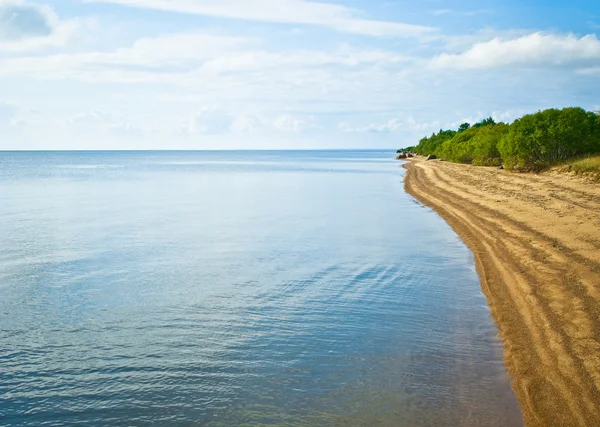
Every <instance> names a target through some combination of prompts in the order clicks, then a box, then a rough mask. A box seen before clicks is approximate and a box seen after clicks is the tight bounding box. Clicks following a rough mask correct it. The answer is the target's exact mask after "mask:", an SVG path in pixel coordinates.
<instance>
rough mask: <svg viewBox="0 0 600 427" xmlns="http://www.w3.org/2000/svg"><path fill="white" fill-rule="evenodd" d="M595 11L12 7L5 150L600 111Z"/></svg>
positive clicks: (107, 4) (405, 131)
mask: <svg viewBox="0 0 600 427" xmlns="http://www.w3.org/2000/svg"><path fill="white" fill-rule="evenodd" d="M598 33H600V4H599V3H598V2H597V1H591V0H572V1H570V2H565V1H557V0H551V1H543V2H542V1H541V0H525V1H516V0H508V1H503V2H502V3H501V4H500V2H492V1H489V0H480V1H471V0H456V1H442V0H423V1H419V2H409V1H400V0H388V1H375V0H368V1H367V0H337V1H326V0H322V1H320V2H316V1H308V0H55V1H50V2H43V0H40V1H29V0H0V135H1V136H0V149H268V148H277V149H287V148H289V149H299V148H307V149H312V148H385V147H390V148H394V147H399V146H406V145H410V144H412V143H415V142H416V141H418V139H419V138H421V137H422V136H423V135H425V134H430V133H431V132H433V131H437V130H439V129H440V128H448V127H450V128H455V127H457V126H458V124H460V123H462V122H464V121H471V122H472V121H476V120H480V119H482V118H484V117H488V116H493V117H495V118H496V119H497V120H502V121H508V122H510V121H512V120H514V119H515V118H517V117H519V116H520V115H523V114H525V113H528V112H534V111H536V110H538V109H543V108H549V107H564V106H573V105H576V106H582V107H584V108H586V109H594V110H596V109H600V40H599V39H598V37H597V34H598Z"/></svg>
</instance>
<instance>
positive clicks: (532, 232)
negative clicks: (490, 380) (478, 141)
mask: <svg viewBox="0 0 600 427" xmlns="http://www.w3.org/2000/svg"><path fill="white" fill-rule="evenodd" d="M405 167H406V168H407V170H408V172H407V175H406V179H405V186H406V190H407V191H408V193H410V194H411V195H412V196H414V197H415V198H416V199H418V200H419V201H421V202H422V203H423V204H425V205H427V206H430V207H432V208H433V209H435V210H436V211H437V212H438V213H439V214H440V216H442V217H443V218H444V219H445V220H446V221H447V222H448V223H449V224H450V225H451V226H452V227H453V228H454V230H455V231H456V232H457V233H458V234H459V235H460V237H461V238H462V239H463V240H464V241H465V243H466V244H467V245H468V246H469V248H470V249H471V250H472V252H473V254H474V257H475V260H476V265H477V271H478V273H479V276H480V278H481V286H482V289H483V292H484V293H485V295H486V297H487V301H488V305H489V307H490V309H491V313H492V316H493V318H494V320H495V321H496V324H497V326H498V329H499V331H500V335H501V337H502V339H503V342H504V352H505V363H506V366H507V368H508V371H509V373H510V374H511V375H512V376H513V377H514V381H513V383H512V386H513V389H514V391H515V393H516V395H517V399H518V400H519V404H520V406H521V410H522V413H523V419H524V421H525V424H526V426H528V427H532V426H544V427H549V426H569V427H570V426H600V184H598V183H591V182H586V181H585V180H583V179H579V178H576V177H570V176H567V175H559V174H550V173H546V174H539V175H534V174H517V173H511V172H507V171H503V170H498V169H496V168H487V167H476V166H469V165H459V164H454V163H448V162H441V161H437V160H436V161H424V160H423V159H421V158H418V159H414V160H411V161H410V162H409V163H407V164H405Z"/></svg>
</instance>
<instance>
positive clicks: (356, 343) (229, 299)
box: [0, 151, 520, 427]
mask: <svg viewBox="0 0 600 427" xmlns="http://www.w3.org/2000/svg"><path fill="white" fill-rule="evenodd" d="M391 158H393V153H391V152H373V151H363V152H344V151H338V152H166V153H162V152H144V153H108V152H97V153H1V152H0V425H2V426H50V425H52V426H77V425H86V426H126V425H130V426H237V425H247V426H259V425H260V426H265V425H267V426H269V425H273V426H280V425H285V426H336V425H338V426H358V425H364V426H373V425H383V426H399V427H405V426H406V427H408V426H410V427H413V426H460V425H465V426H467V425H468V426H472V425H481V426H516V425H519V424H520V415H519V412H518V408H517V404H516V401H515V399H514V397H513V395H512V392H511V390H510V387H509V384H508V383H509V378H508V377H507V375H506V373H505V369H504V366H503V364H502V348H501V344H500V342H499V340H498V338H497V337H496V333H497V331H496V329H495V327H494V324H493V322H492V320H491V318H490V316H489V311H488V309H487V307H486V303H485V299H484V297H483V295H482V294H481V292H480V289H479V281H478V278H477V276H476V274H475V271H474V267H473V259H472V256H471V255H470V253H469V251H468V250H467V249H466V247H465V246H464V244H463V243H462V242H461V241H460V240H459V239H458V237H457V236H456V235H455V234H454V233H453V232H452V230H451V229H450V228H449V227H448V226H447V225H446V224H445V223H444V222H443V221H442V220H441V219H440V218H439V217H438V216H437V215H436V214H435V213H433V212H432V211H430V210H429V209H427V208H424V207H422V206H421V205H419V204H418V203H416V202H415V201H414V200H413V199H412V198H411V197H410V196H408V195H407V194H406V193H404V190H403V183H402V179H403V174H404V171H403V169H401V168H400V165H399V164H398V163H397V162H394V161H392V160H390V159H391Z"/></svg>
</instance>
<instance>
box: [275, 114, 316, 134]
mask: <svg viewBox="0 0 600 427" xmlns="http://www.w3.org/2000/svg"><path fill="white" fill-rule="evenodd" d="M273 127H274V128H275V130H276V131H277V132H284V133H285V132H291V133H300V132H305V131H307V130H309V129H314V128H316V125H315V124H314V122H313V120H305V119H301V118H298V117H294V116H292V115H290V114H282V115H280V116H278V117H276V118H275V121H274V122H273Z"/></svg>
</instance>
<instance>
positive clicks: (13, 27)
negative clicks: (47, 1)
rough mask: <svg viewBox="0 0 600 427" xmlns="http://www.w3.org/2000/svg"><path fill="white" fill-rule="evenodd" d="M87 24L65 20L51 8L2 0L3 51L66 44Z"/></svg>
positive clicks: (19, 0)
mask: <svg viewBox="0 0 600 427" xmlns="http://www.w3.org/2000/svg"><path fill="white" fill-rule="evenodd" d="M82 27H83V21H80V20H69V21H61V20H60V19H59V17H58V15H56V13H55V12H54V11H53V10H52V9H51V8H50V6H48V5H44V4H39V3H33V2H29V1H26V0H0V51H5V52H18V51H26V50H35V49H40V48H45V47H59V46H64V45H66V44H67V43H68V42H69V41H70V40H72V39H73V37H74V36H75V35H76V34H77V33H78V32H79V31H80V30H81V28H82Z"/></svg>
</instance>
